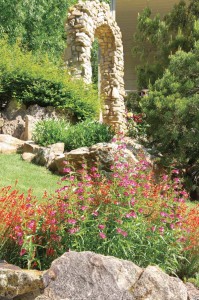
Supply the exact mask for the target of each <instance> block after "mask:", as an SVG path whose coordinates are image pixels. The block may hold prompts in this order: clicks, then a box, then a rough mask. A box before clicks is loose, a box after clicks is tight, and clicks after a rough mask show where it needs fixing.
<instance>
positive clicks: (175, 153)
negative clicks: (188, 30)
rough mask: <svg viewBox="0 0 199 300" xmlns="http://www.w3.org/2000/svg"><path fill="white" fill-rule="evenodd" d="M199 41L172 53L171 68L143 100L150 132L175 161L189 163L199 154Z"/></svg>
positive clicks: (151, 139)
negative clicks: (187, 50) (189, 49)
mask: <svg viewBox="0 0 199 300" xmlns="http://www.w3.org/2000/svg"><path fill="white" fill-rule="evenodd" d="M198 61H199V42H197V43H196V45H195V48H194V50H193V51H191V52H188V53H185V52H184V51H178V52H177V53H176V54H175V55H173V56H171V60H170V64H169V67H168V69H167V70H166V71H165V73H164V75H163V77H162V78H161V79H159V80H157V81H156V82H155V84H154V86H151V91H150V93H149V96H148V97H144V98H142V100H141V105H142V108H143V112H144V113H145V114H146V122H147V123H148V124H149V125H150V126H149V127H148V129H147V133H148V136H149V139H150V141H151V142H152V144H153V145H155V147H156V148H157V149H158V150H159V151H160V152H161V153H162V154H163V155H164V158H167V160H168V161H169V162H170V163H171V162H172V161H173V162H174V163H176V164H178V165H182V166H187V165H188V164H191V165H192V164H194V163H196V162H197V160H198V157H199V122H198V120H199V110H198V107H199V95H198V78H199V63H198Z"/></svg>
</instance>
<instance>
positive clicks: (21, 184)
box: [0, 154, 60, 198]
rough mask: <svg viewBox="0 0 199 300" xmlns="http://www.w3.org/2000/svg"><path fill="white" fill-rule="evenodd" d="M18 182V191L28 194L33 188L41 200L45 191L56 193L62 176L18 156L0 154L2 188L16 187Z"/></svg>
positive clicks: (0, 182) (0, 184)
mask: <svg viewBox="0 0 199 300" xmlns="http://www.w3.org/2000/svg"><path fill="white" fill-rule="evenodd" d="M16 180H17V181H18V183H17V190H19V191H20V192H24V193H26V192H27V190H28V189H29V188H32V189H33V194H34V195H35V196H37V197H38V198H41V197H42V195H43V193H44V191H45V190H46V191H47V192H48V193H50V194H52V193H54V191H55V190H56V189H57V188H58V185H57V182H58V181H59V180H60V176H58V175H53V174H52V173H51V172H49V171H48V170H47V169H46V168H45V167H40V166H36V165H34V164H31V163H28V162H26V161H23V160H22V159H21V157H20V155H18V154H9V155H5V154H0V187H2V186H8V185H12V186H13V187H14V185H15V182H16Z"/></svg>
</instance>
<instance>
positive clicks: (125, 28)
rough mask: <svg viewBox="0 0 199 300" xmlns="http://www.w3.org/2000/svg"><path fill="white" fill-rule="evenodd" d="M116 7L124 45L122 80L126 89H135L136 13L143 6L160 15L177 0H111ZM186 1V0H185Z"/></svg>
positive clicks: (167, 10) (168, 9)
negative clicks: (134, 39)
mask: <svg viewBox="0 0 199 300" xmlns="http://www.w3.org/2000/svg"><path fill="white" fill-rule="evenodd" d="M113 2H114V4H115V9H116V21H117V23H118V25H119V27H120V29H121V31H122V36H123V46H124V74H125V75H124V81H125V89H126V90H134V89H136V72H135V66H136V64H137V63H138V61H136V58H134V57H133V56H132V52H131V51H132V48H133V46H134V44H133V34H134V33H135V30H136V21H137V16H138V13H140V12H141V11H142V10H143V9H144V8H145V7H147V6H148V7H150V8H151V9H152V12H153V15H154V14H157V13H159V14H160V15H161V16H163V15H164V14H166V13H167V12H169V11H170V10H171V8H172V7H173V5H174V4H175V3H178V2H179V1H178V0H113ZM187 2H188V0H187Z"/></svg>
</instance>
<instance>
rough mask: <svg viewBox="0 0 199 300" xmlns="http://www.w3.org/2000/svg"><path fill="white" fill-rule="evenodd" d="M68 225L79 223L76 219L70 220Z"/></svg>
mask: <svg viewBox="0 0 199 300" xmlns="http://www.w3.org/2000/svg"><path fill="white" fill-rule="evenodd" d="M67 223H69V224H76V223H77V221H76V220H75V219H68V220H67Z"/></svg>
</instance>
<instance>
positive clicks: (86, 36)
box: [66, 0, 125, 131]
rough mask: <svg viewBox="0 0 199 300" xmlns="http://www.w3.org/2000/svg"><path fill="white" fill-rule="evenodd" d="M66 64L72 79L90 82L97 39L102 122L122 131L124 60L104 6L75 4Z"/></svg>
mask: <svg viewBox="0 0 199 300" xmlns="http://www.w3.org/2000/svg"><path fill="white" fill-rule="evenodd" d="M67 36H68V40H67V46H68V47H67V51H66V61H67V64H68V66H69V68H70V72H71V74H72V75H73V76H75V77H77V78H80V77H82V78H83V79H84V81H85V82H86V83H91V82H92V66H91V49H92V44H93V42H94V40H95V38H97V40H98V42H99V47H100V62H99V66H100V94H101V95H102V97H103V103H104V107H103V110H102V114H103V122H104V123H107V124H109V125H111V126H112V127H113V128H114V129H115V130H116V131H124V130H125V106H124V96H125V90H124V80H123V76H124V61H123V45H122V36H121V32H120V29H119V27H118V26H117V24H116V22H115V21H114V19H113V18H112V15H111V13H110V8H109V6H108V5H107V4H105V3H100V2H99V1H98V0H95V1H85V2H83V1H79V2H78V4H76V5H75V6H74V7H72V8H71V9H70V11H69V14H68V20H67Z"/></svg>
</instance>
